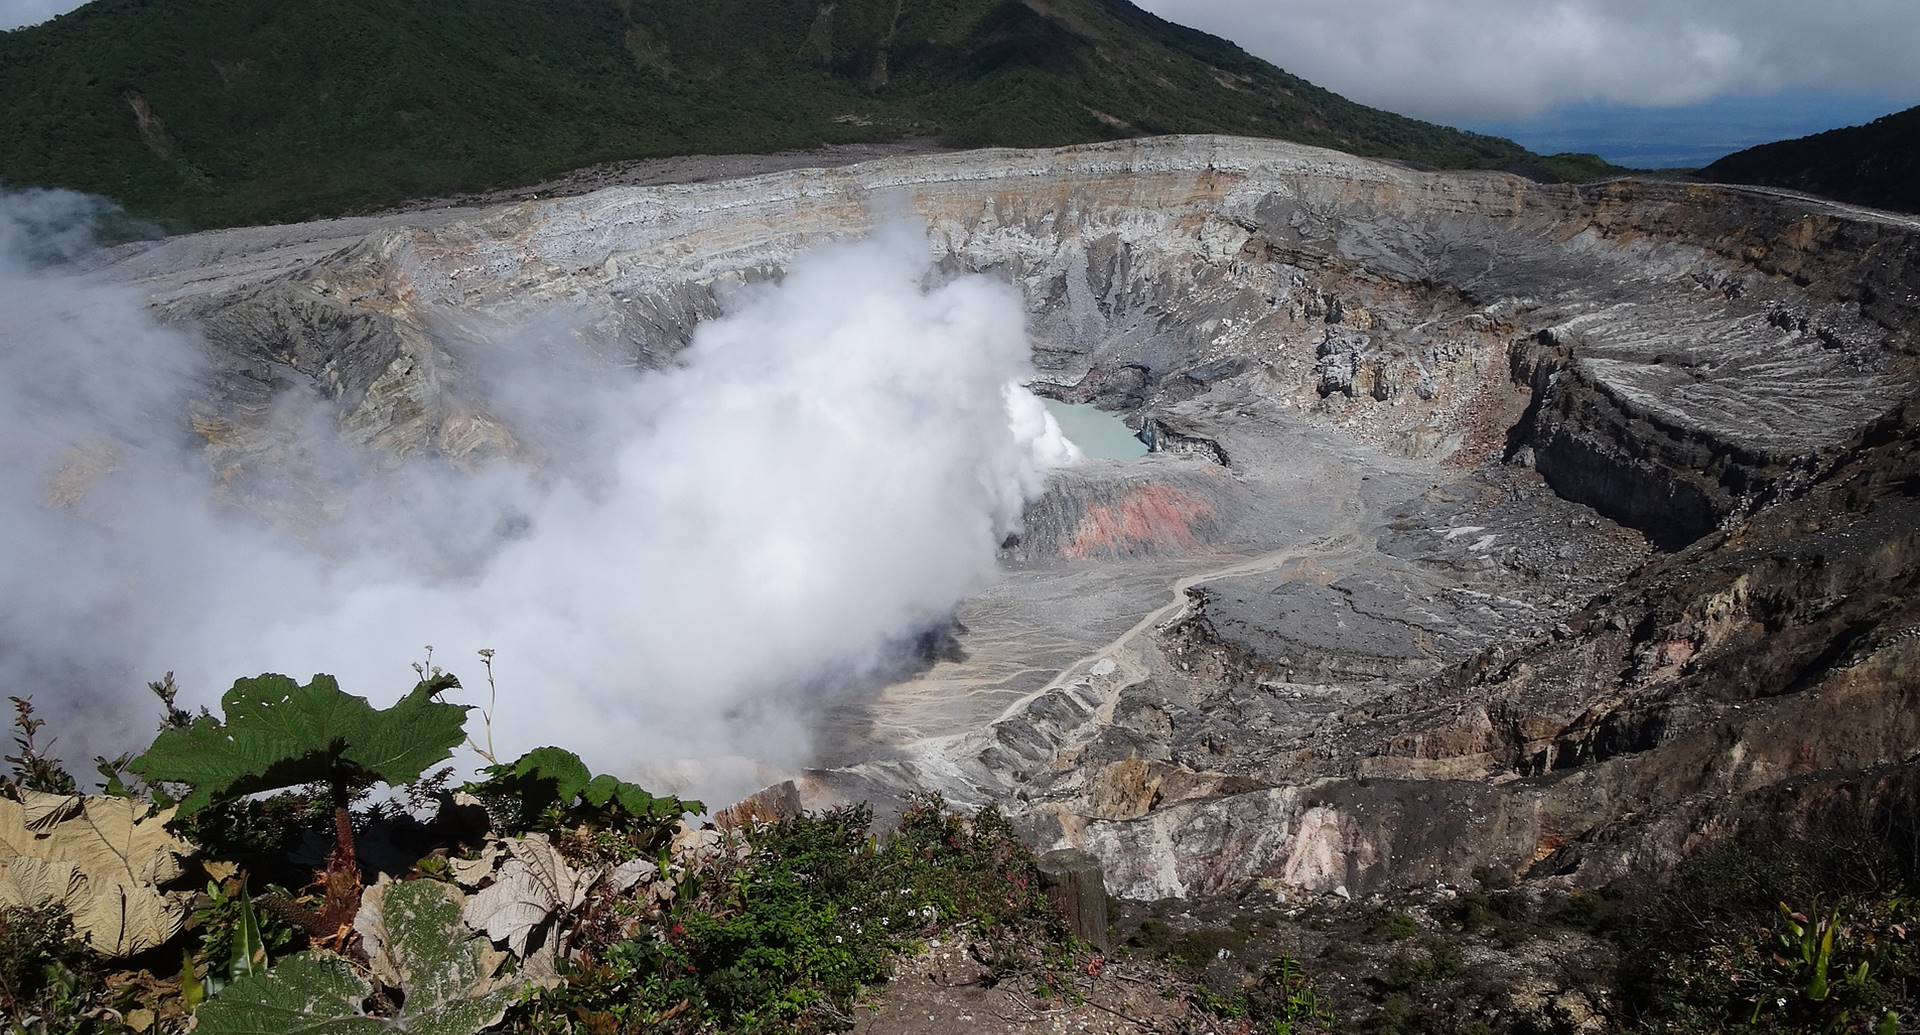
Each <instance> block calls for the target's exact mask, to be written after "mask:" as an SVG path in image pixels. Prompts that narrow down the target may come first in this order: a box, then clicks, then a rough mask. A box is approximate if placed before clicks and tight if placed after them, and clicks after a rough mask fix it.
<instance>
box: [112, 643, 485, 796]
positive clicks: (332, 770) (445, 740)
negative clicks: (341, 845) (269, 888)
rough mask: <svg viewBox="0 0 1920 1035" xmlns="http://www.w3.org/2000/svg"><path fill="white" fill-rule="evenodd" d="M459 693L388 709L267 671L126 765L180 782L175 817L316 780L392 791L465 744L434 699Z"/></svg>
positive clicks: (456, 713)
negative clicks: (378, 784)
mask: <svg viewBox="0 0 1920 1035" xmlns="http://www.w3.org/2000/svg"><path fill="white" fill-rule="evenodd" d="M457 686H459V683H458V682H456V681H455V680H454V679H453V677H452V676H442V677H439V678H437V679H433V680H429V681H426V682H422V683H420V684H419V685H417V686H415V687H414V688H413V690H412V692H410V693H409V694H407V696H406V697H404V698H402V699H401V700H400V702H399V703H397V704H395V705H393V706H392V707H390V708H387V709H384V710H381V709H376V708H374V707H373V705H372V704H370V703H368V701H367V699H366V698H364V697H356V696H354V695H352V694H347V693H344V692H342V691H341V690H340V686H339V684H338V683H337V682H336V681H335V680H334V678H333V677H332V676H327V675H316V676H314V677H313V679H312V681H310V682H309V683H307V684H306V685H305V686H301V685H299V684H297V683H295V682H294V681H293V680H292V679H291V678H289V677H287V676H283V675H277V674H273V673H268V674H266V675H262V676H259V677H257V678H254V679H242V680H239V681H237V682H235V683H234V684H233V689H231V690H228V691H227V693H226V695H225V696H224V697H222V698H221V699H220V707H221V711H222V712H223V717H222V718H214V717H213V716H202V717H201V718H199V719H198V720H196V721H195V722H194V723H193V724H192V725H191V726H188V727H186V728H185V729H176V730H168V731H166V732H164V733H162V734H160V736H159V737H158V738H156V739H155V740H154V742H153V746H152V747H151V748H149V749H147V752H146V754H143V755H141V756H140V757H139V758H137V759H134V761H133V762H132V763H131V764H130V765H129V766H128V768H129V769H131V770H132V771H133V772H135V773H138V774H139V775H140V776H141V777H142V778H144V779H145V780H146V781H147V782H148V783H150V784H158V783H173V784H185V785H187V786H188V787H190V788H191V793H189V794H188V795H187V797H186V798H185V799H183V800H182V801H181V802H180V806H179V814H180V816H182V817H186V816H191V815H193V814H194V813H196V812H198V811H200V810H201V809H203V808H206V807H207V806H208V805H211V804H213V803H214V802H216V801H226V800H231V799H234V798H240V797H244V796H246V795H249V794H255V793H258V792H261V791H272V790H279V789H281V788H283V787H293V786H298V785H300V784H304V783H312V782H315V781H330V782H336V783H338V782H342V781H345V780H350V779H371V780H379V781H382V782H385V783H388V784H400V783H405V782H407V781H409V780H413V779H416V778H418V777H419V776H420V774H422V773H424V772H426V771H427V769H429V768H430V767H432V766H434V765H435V764H437V763H439V762H442V761H445V760H446V759H447V758H448V757H449V756H450V755H451V753H452V751H453V748H454V747H455V746H457V745H458V744H459V743H460V742H461V741H462V740H463V739H464V737H465V725H466V712H467V709H466V708H465V707H464V706H462V705H456V704H443V703H441V702H439V701H436V700H434V696H435V695H436V694H439V693H441V692H442V691H445V690H449V689H453V688H454V687H457Z"/></svg>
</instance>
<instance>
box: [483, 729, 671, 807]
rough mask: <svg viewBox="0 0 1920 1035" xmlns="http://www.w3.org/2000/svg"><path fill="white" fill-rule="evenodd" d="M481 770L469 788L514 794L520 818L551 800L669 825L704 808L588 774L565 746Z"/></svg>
mask: <svg viewBox="0 0 1920 1035" xmlns="http://www.w3.org/2000/svg"><path fill="white" fill-rule="evenodd" d="M485 773H486V776H487V779H486V781H485V782H483V783H481V784H469V785H468V789H469V790H471V791H474V792H476V793H494V794H502V793H510V794H515V795H518V796H519V798H520V809H521V821H522V822H524V823H532V822H534V821H535V819H536V818H537V817H539V816H540V815H542V814H543V813H545V812H546V811H547V809H549V808H551V807H553V806H556V805H557V806H559V807H560V808H561V809H563V810H564V809H571V808H573V807H575V805H576V804H585V805H586V806H588V807H590V808H593V809H608V808H609V807H611V808H613V809H616V810H618V811H621V812H624V813H626V814H627V815H628V816H630V817H631V818H633V819H637V820H642V821H645V822H648V823H656V824H671V823H673V822H674V821H675V820H678V819H679V818H680V817H681V816H683V815H685V814H686V813H689V812H695V813H698V812H705V811H706V806H705V805H704V804H702V803H700V802H698V801H692V800H682V799H680V798H675V797H665V798H658V797H655V796H654V795H653V794H651V793H649V792H648V791H647V790H646V789H645V788H643V787H641V786H640V785H639V784H635V783H628V782H627V781H625V780H621V779H618V778H617V777H613V776H609V775H607V774H605V773H602V774H600V775H599V776H593V775H592V774H591V771H590V770H588V769H587V764H586V763H585V762H582V761H581V760H580V756H579V755H576V754H574V753H573V752H571V751H568V750H567V749H565V748H557V747H543V748H535V749H534V750H532V751H529V752H527V753H526V754H524V755H522V756H520V758H519V759H518V760H516V761H514V762H513V763H512V764H511V765H495V766H488V767H487V769H486V770H485Z"/></svg>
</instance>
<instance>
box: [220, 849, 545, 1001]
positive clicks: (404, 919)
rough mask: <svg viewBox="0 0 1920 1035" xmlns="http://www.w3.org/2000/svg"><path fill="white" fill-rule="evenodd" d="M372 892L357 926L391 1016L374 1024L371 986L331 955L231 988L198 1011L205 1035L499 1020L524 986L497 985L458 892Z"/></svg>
mask: <svg viewBox="0 0 1920 1035" xmlns="http://www.w3.org/2000/svg"><path fill="white" fill-rule="evenodd" d="M378 890H379V893H378V894H375V893H374V892H372V891H369V892H368V894H367V899H366V900H365V902H363V904H362V916H361V917H360V918H359V919H358V920H357V921H356V923H355V927H356V928H357V929H358V930H360V932H361V935H362V938H363V939H364V940H365V941H366V943H367V951H368V954H369V956H371V957H372V958H373V961H374V968H375V972H376V973H380V974H382V975H384V980H386V981H387V982H388V983H390V984H393V985H394V986H395V987H396V988H397V990H398V991H399V993H400V996H399V998H400V1000H401V1007H400V1012H399V1014H398V1015H396V1016H393V1017H369V1016H367V1014H366V1002H367V998H368V997H369V996H371V995H372V994H373V984H372V982H370V981H368V980H367V979H365V978H363V977H361V976H360V974H359V972H358V971H357V970H355V969H354V967H353V965H352V964H351V963H349V962H347V961H346V960H345V959H342V958H341V957H339V956H335V955H332V954H330V953H320V952H306V953H301V954H300V955H298V956H293V957H289V958H288V959H286V960H285V961H283V962H281V964H280V965H279V966H277V967H275V968H273V970H272V971H271V972H269V973H266V974H256V975H253V976H250V977H246V978H242V979H240V980H239V981H235V982H234V983H233V984H232V985H229V986H228V987H227V990H226V991H225V992H223V993H221V994H220V995H219V996H218V997H217V998H215V999H212V1000H210V1001H209V1002H208V1003H207V1004H206V1005H205V1006H203V1007H201V1009H200V1014H199V1018H200V1020H199V1026H198V1027H197V1028H196V1029H195V1031H196V1032H197V1033H199V1035H393V1033H397V1032H406V1033H408V1035H475V1033H477V1032H480V1031H483V1030H485V1029H487V1028H489V1027H492V1026H493V1025H495V1024H498V1023H499V1022H500V1019H501V1017H502V1016H504V1015H505V1014H506V1010H507V1007H508V1006H511V1005H512V1004H513V1001H514V1000H515V999H516V998H517V997H518V996H519V992H520V989H519V986H518V983H511V984H508V985H507V986H505V987H495V984H496V982H495V981H494V980H493V979H492V972H493V970H495V969H496V968H497V964H496V963H494V962H492V961H490V960H489V958H488V956H489V953H490V951H491V950H490V947H489V946H488V945H487V943H486V940H485V939H482V938H478V937H475V936H474V934H473V932H471V931H469V930H467V928H466V927H465V925H463V924H462V923H461V921H460V909H461V904H462V896H461V895H460V892H459V891H458V890H457V889H455V888H452V887H450V886H448V885H445V884H441V883H439V882H437V881H429V880H416V881H407V882H406V883H403V884H390V885H382V886H381V887H380V888H379V889H378Z"/></svg>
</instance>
